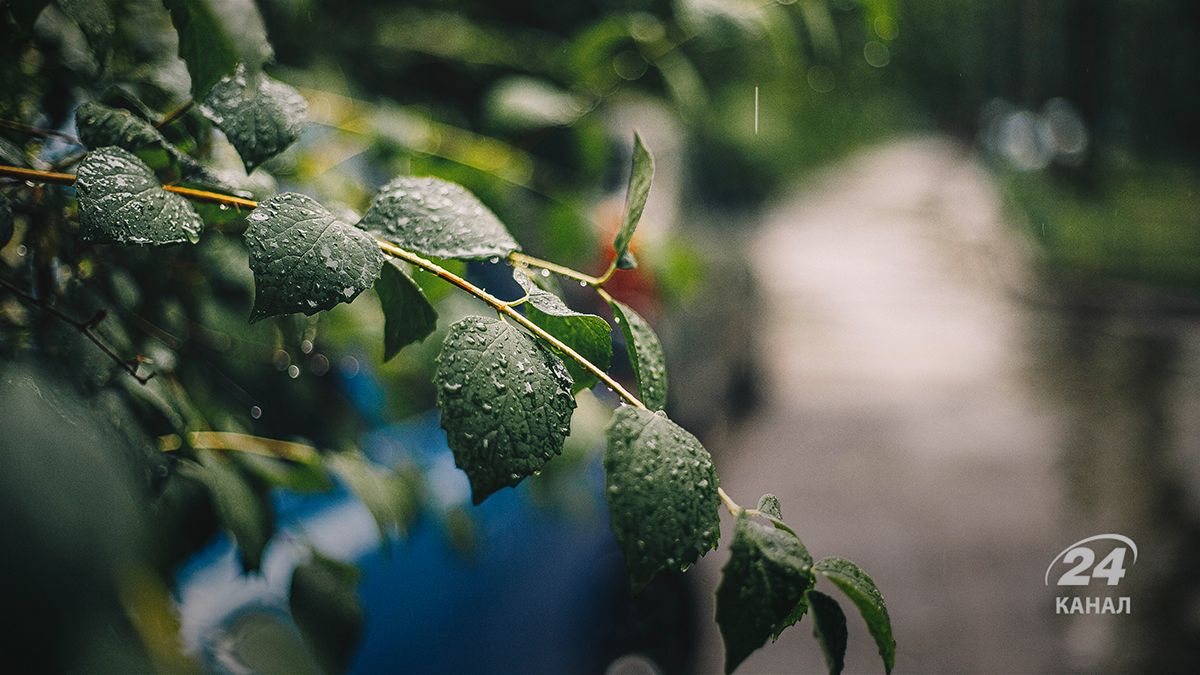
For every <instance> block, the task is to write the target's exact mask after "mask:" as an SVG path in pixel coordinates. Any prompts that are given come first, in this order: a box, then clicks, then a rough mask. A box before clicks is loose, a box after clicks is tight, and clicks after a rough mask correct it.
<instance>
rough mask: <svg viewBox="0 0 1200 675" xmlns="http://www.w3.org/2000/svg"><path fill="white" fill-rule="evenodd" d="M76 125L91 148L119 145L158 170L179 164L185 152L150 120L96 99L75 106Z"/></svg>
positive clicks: (80, 134)
mask: <svg viewBox="0 0 1200 675" xmlns="http://www.w3.org/2000/svg"><path fill="white" fill-rule="evenodd" d="M75 127H76V129H78V130H79V140H81V141H83V144H84V145H86V146H87V147H88V148H91V149H93V150H94V149H96V148H102V147H105V146H109V145H115V146H117V147H119V148H123V149H125V150H128V151H130V152H131V153H133V154H134V155H137V157H138V159H140V160H142V161H143V162H145V163H146V164H147V165H148V166H149V167H150V168H152V169H154V170H155V171H162V170H164V169H167V168H168V167H170V166H171V165H172V164H177V163H178V161H179V157H180V155H181V154H182V153H180V152H179V151H178V150H177V149H176V148H175V147H174V146H173V145H171V143H170V142H169V141H167V139H166V138H164V137H163V135H162V134H161V133H159V131H158V129H155V128H154V127H153V126H152V125H151V124H150V123H149V122H147V121H146V120H144V119H142V118H140V117H137V116H135V115H134V114H133V113H131V112H129V111H128V110H121V109H119V108H110V107H108V106H106V105H103V104H101V103H96V102H94V101H88V102H86V103H82V104H80V105H79V107H78V108H76V109H75Z"/></svg>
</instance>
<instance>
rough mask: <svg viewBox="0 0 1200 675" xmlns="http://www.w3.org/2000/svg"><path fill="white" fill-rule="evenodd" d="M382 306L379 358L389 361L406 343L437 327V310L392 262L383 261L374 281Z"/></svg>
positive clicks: (424, 336)
mask: <svg viewBox="0 0 1200 675" xmlns="http://www.w3.org/2000/svg"><path fill="white" fill-rule="evenodd" d="M375 292H376V293H378V294H379V304H380V305H381V306H382V307H383V320H384V326H383V360H384V361H389V360H391V358H392V357H393V356H395V355H396V354H399V353H400V350H401V349H403V348H404V347H405V346H406V345H409V344H412V343H414V342H420V341H422V340H424V339H425V338H427V337H429V334H430V333H432V332H433V330H434V329H435V328H437V312H436V311H434V309H433V305H431V304H429V300H428V299H426V298H425V293H423V292H422V291H421V287H420V286H418V285H417V282H415V281H413V280H412V279H411V278H409V276H408V275H407V274H405V273H404V271H403V270H401V269H400V267H399V266H398V265H396V264H395V263H394V262H388V263H384V265H383V273H382V274H381V275H380V276H379V281H377V282H375Z"/></svg>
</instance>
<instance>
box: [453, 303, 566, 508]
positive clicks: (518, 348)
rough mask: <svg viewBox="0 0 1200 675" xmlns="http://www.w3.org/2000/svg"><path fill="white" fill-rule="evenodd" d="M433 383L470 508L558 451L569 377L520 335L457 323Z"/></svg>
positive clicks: (477, 320)
mask: <svg viewBox="0 0 1200 675" xmlns="http://www.w3.org/2000/svg"><path fill="white" fill-rule="evenodd" d="M434 380H435V381H436V383H437V389H438V393H437V403H438V409H439V410H441V413H442V428H443V429H445V430H446V436H447V440H448V441H449V443H450V449H451V450H453V451H454V462H455V464H457V465H458V467H459V468H460V469H462V470H463V471H465V472H466V473H467V477H468V478H469V479H470V481H471V497H472V499H473V500H474V501H475V503H476V504H478V503H480V502H482V501H483V500H484V499H486V498H487V497H488V495H490V494H492V493H493V492H495V491H496V490H499V489H500V488H503V487H508V486H513V485H516V484H517V483H519V482H521V480H522V479H524V478H525V477H526V476H528V475H530V474H533V473H536V472H537V471H539V470H541V468H542V466H543V465H545V463H546V462H548V461H550V460H551V459H552V458H553V457H555V456H556V455H558V454H559V453H561V452H562V446H563V440H564V439H565V438H566V437H567V434H568V433H570V430H571V412H572V411H573V410H574V409H575V398H574V397H573V396H572V395H571V384H572V383H571V376H570V375H569V374H567V371H566V369H565V368H563V365H562V361H560V360H559V358H558V357H557V356H555V355H554V354H551V353H550V351H549V350H547V349H546V348H545V347H543V346H542V345H540V344H539V343H537V342H536V341H535V340H534V339H533V338H532V337H530V336H529V335H528V334H526V333H524V332H523V331H521V330H518V329H517V328H514V327H513V326H511V325H509V324H508V323H507V322H505V321H499V320H495V319H485V318H482V317H467V318H465V319H463V320H461V321H459V322H457V323H455V324H454V325H453V326H451V327H450V331H449V333H447V335H446V341H445V342H444V343H443V344H442V353H441V354H440V355H439V356H438V369H437V374H436V375H435V376H434Z"/></svg>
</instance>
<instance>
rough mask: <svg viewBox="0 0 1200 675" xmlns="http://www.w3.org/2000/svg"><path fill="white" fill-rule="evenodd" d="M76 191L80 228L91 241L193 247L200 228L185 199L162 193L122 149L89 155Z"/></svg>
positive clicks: (151, 174) (147, 171) (151, 176)
mask: <svg viewBox="0 0 1200 675" xmlns="http://www.w3.org/2000/svg"><path fill="white" fill-rule="evenodd" d="M75 191H76V194H78V195H79V224H80V227H81V229H82V234H83V237H84V238H85V239H87V240H89V241H97V242H115V243H119V244H153V245H162V244H178V243H182V242H188V241H190V242H195V241H197V240H198V239H199V238H200V230H201V229H203V227H204V223H203V222H201V220H200V217H199V216H197V215H196V210H195V209H193V208H192V205H191V204H190V203H189V202H188V201H187V200H186V199H184V198H183V197H180V196H179V195H175V194H171V193H169V192H167V191H166V190H163V189H162V187H161V185H160V184H159V182H158V179H157V178H156V177H155V176H154V172H153V171H151V170H150V167H148V166H146V165H145V164H143V163H142V161H141V160H139V159H138V158H137V157H135V156H133V155H132V154H130V153H129V152H127V151H125V150H122V149H121V148H115V147H109V148H100V149H99V150H93V151H92V152H89V153H88V154H87V157H85V158H84V160H83V162H81V163H80V164H79V170H78V172H77V174H76V179H75Z"/></svg>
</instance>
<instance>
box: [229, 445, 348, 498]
mask: <svg viewBox="0 0 1200 675" xmlns="http://www.w3.org/2000/svg"><path fill="white" fill-rule="evenodd" d="M237 461H238V464H240V465H241V466H243V467H245V468H246V470H247V471H249V472H250V473H251V474H253V475H254V476H256V477H258V478H259V479H260V480H262V481H264V482H266V483H267V485H270V486H271V487H281V488H286V489H288V490H292V491H293V492H305V493H310V492H325V491H327V490H329V489H330V488H332V487H333V482H332V481H330V480H329V474H327V473H325V470H324V469H323V468H321V466H320V464H309V463H305V462H289V461H286V460H282V459H275V458H273V457H263V456H261V455H254V454H250V453H242V454H239V455H238V460H237Z"/></svg>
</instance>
